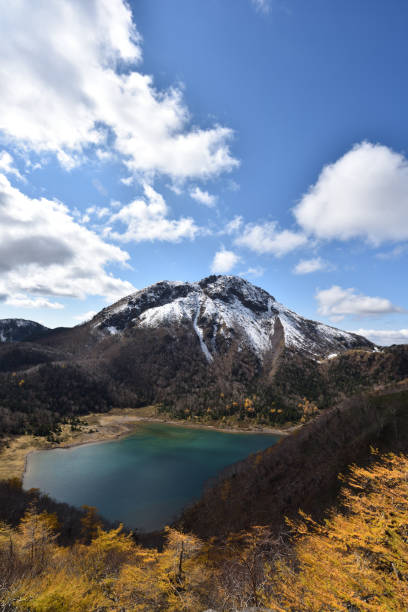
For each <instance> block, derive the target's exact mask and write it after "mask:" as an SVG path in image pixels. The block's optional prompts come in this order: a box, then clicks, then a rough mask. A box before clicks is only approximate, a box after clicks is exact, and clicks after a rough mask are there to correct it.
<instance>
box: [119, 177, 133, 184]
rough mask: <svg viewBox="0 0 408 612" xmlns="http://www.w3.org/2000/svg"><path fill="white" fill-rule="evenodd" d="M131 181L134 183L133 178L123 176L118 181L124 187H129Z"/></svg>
mask: <svg viewBox="0 0 408 612" xmlns="http://www.w3.org/2000/svg"><path fill="white" fill-rule="evenodd" d="M133 181H134V176H125V177H124V178H121V179H120V182H121V183H123V184H124V185H126V187H130V186H131V184H132V183H133Z"/></svg>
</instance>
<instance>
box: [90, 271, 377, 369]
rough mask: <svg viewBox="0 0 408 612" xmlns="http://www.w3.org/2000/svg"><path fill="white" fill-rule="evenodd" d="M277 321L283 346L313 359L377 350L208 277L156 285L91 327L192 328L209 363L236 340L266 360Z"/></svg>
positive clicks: (242, 283)
mask: <svg viewBox="0 0 408 612" xmlns="http://www.w3.org/2000/svg"><path fill="white" fill-rule="evenodd" d="M278 319H279V321H280V323H281V324H282V326H283V330H284V339H285V345H286V346H287V347H291V348H294V349H297V350H299V351H302V352H306V353H309V354H310V355H313V356H318V357H322V356H323V357H326V356H328V355H329V354H332V353H335V352H336V353H339V352H342V351H344V350H347V349H349V348H354V347H365V348H367V349H372V348H373V345H372V343H371V342H369V341H368V340H366V339H365V338H362V337H361V336H357V335H355V334H352V333H348V332H344V331H341V330H339V329H336V328H334V327H330V326H327V325H324V324H322V323H318V322H315V321H309V320H307V319H304V318H303V317H301V316H299V315H297V314H296V313H295V312H292V311H291V310H289V309H288V308H286V307H285V306H284V305H283V304H280V303H279V302H277V301H276V300H275V298H273V297H272V296H271V295H269V293H267V292H266V291H264V290H263V289H261V288H259V287H255V286H254V285H252V284H251V283H249V282H248V281H246V280H244V279H242V278H239V277H236V276H210V277H207V278H204V279H203V280H201V281H200V282H198V283H183V282H179V281H176V282H174V281H173V282H170V281H162V282H159V283H156V284H155V285H151V286H150V287H147V288H146V289H142V290H141V291H137V292H136V293H133V294H132V295H129V296H127V297H125V298H123V299H122V300H120V301H119V302H116V304H113V305H112V306H109V307H108V308H105V309H104V310H102V311H101V312H100V313H99V314H97V315H96V316H95V317H94V319H93V320H92V321H91V323H90V325H91V327H92V328H93V329H94V330H95V331H99V332H102V333H104V334H118V333H119V334H120V333H122V332H124V331H125V330H126V329H128V328H130V327H147V328H157V327H163V326H164V327H168V328H171V327H177V326H179V325H188V326H191V327H192V329H193V330H194V331H195V333H196V334H197V337H198V340H199V343H200V346H201V350H202V352H203V354H204V356H205V358H206V359H207V361H208V362H211V361H212V360H213V358H214V356H215V355H216V354H217V353H218V352H219V351H220V348H221V347H222V346H224V347H225V345H226V344H227V345H228V344H231V342H233V341H235V342H238V344H239V346H241V347H242V348H243V347H245V348H248V349H250V350H251V351H253V352H254V353H255V354H256V355H257V357H259V358H262V356H263V355H264V354H265V353H266V352H267V351H269V350H271V349H273V348H274V347H273V336H274V331H275V325H276V322H277V321H278Z"/></svg>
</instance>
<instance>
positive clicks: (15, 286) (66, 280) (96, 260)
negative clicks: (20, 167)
mask: <svg viewBox="0 0 408 612" xmlns="http://www.w3.org/2000/svg"><path fill="white" fill-rule="evenodd" d="M128 259H129V255H128V253H126V252H125V251H123V250H122V249H120V248H119V247H117V246H114V245H112V244H109V243H107V242H105V241H103V240H102V239H101V238H100V237H99V236H98V235H97V234H95V233H94V232H92V231H90V230H88V229H87V228H85V227H84V226H82V225H80V224H79V223H77V222H76V221H75V220H74V218H73V217H72V216H71V214H70V212H69V210H68V208H67V207H66V206H65V205H64V204H62V203H61V202H58V201H56V200H47V199H45V198H40V199H31V198H29V197H28V196H26V195H25V194H23V193H22V192H21V191H19V190H18V189H16V188H15V187H12V185H10V182H9V181H8V179H7V178H6V177H5V176H4V175H2V174H0V293H1V294H2V295H3V296H7V301H8V302H7V303H9V304H12V305H20V306H25V307H27V306H28V307H47V308H60V307H61V305H60V304H57V303H55V302H49V301H47V300H45V301H44V300H43V299H42V297H41V296H66V297H79V298H84V297H85V296H87V295H102V296H104V297H106V298H110V299H112V298H115V297H120V296H123V295H125V294H127V293H130V292H131V291H132V290H133V286H132V284H131V283H129V282H128V281H124V280H121V279H119V278H116V277H114V276H112V275H111V274H108V272H107V271H106V270H105V267H106V265H107V264H108V263H110V262H112V263H118V264H122V265H125V264H126V262H127V260H128ZM40 297H41V299H39V298H40Z"/></svg>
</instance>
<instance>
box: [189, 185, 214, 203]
mask: <svg viewBox="0 0 408 612" xmlns="http://www.w3.org/2000/svg"><path fill="white" fill-rule="evenodd" d="M190 197H191V198H193V200H195V201H196V202H200V204H204V205H205V206H208V207H209V208H212V207H214V206H215V203H216V201H217V197H216V196H215V195H212V194H211V193H208V191H202V190H201V189H200V188H199V187H197V186H196V187H194V188H192V189H190Z"/></svg>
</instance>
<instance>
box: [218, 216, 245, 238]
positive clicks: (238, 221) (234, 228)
mask: <svg viewBox="0 0 408 612" xmlns="http://www.w3.org/2000/svg"><path fill="white" fill-rule="evenodd" d="M243 222H244V219H243V217H241V215H236V216H235V217H234V218H233V219H231V221H229V222H228V223H227V225H226V226H225V228H224V229H223V230H222V232H221V233H222V234H229V235H231V234H236V233H237V232H239V230H240V229H241V227H242V224H243Z"/></svg>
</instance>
